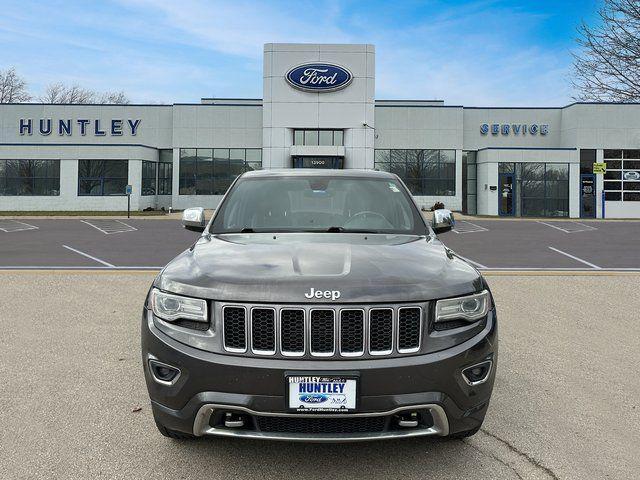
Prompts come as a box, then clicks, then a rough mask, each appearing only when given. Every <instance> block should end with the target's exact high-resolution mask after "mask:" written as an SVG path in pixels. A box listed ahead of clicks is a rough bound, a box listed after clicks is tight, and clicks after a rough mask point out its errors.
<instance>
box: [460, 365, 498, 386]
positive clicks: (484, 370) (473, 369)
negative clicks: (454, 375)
mask: <svg viewBox="0 0 640 480" xmlns="http://www.w3.org/2000/svg"><path fill="white" fill-rule="evenodd" d="M492 365H493V362H492V361H491V360H487V361H486V362H482V363H478V364H477V365H472V366H470V367H467V368H465V369H464V370H462V378H464V381H465V382H467V385H470V386H472V387H473V386H475V385H480V384H482V383H484V382H486V381H487V380H488V379H489V374H490V373H491V366H492Z"/></svg>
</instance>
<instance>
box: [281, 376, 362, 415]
mask: <svg viewBox="0 0 640 480" xmlns="http://www.w3.org/2000/svg"><path fill="white" fill-rule="evenodd" d="M304 379H308V380H310V381H309V382H304V381H302V380H304ZM284 380H285V408H286V410H287V411H289V412H295V413H308V414H329V415H340V414H348V413H354V412H357V411H358V409H359V407H360V375H359V374H358V373H356V372H317V371H316V372H285V375H284ZM301 383H311V384H315V383H319V384H330V385H332V384H337V385H340V384H343V385H344V390H343V391H342V392H340V391H335V392H334V391H333V390H332V391H325V392H311V393H310V394H311V395H321V396H325V397H327V398H326V400H324V401H319V402H318V403H317V405H318V406H314V405H316V404H315V403H308V404H306V405H307V406H304V405H303V404H299V405H298V406H295V404H293V403H292V399H293V398H294V396H295V395H300V394H301V393H300V388H299V387H298V390H297V391H296V390H292V388H294V386H296V385H300V384H301ZM302 394H307V393H306V392H303V393H302ZM340 395H345V397H346V398H345V401H344V404H338V403H333V399H334V398H336V397H339V396H340ZM298 401H299V400H298ZM292 405H293V406H292ZM333 405H335V406H333Z"/></svg>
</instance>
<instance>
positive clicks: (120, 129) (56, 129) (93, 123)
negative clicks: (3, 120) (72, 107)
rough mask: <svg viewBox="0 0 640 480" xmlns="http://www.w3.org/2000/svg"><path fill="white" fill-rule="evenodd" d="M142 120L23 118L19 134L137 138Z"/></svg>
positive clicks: (20, 122) (19, 123)
mask: <svg viewBox="0 0 640 480" xmlns="http://www.w3.org/2000/svg"><path fill="white" fill-rule="evenodd" d="M140 123H142V120H141V119H139V118H137V119H126V120H123V119H120V118H114V119H111V120H106V121H103V120H100V119H94V120H88V119H82V118H79V119H77V120H71V119H70V118H67V119H59V120H54V119H51V118H40V119H37V120H33V119H31V118H21V119H20V121H19V122H18V132H19V133H20V135H33V134H38V135H43V136H48V135H59V136H61V137H62V136H68V137H71V136H72V135H74V134H75V133H79V134H80V135H82V136H86V135H94V136H96V137H104V136H106V135H110V136H114V137H119V136H122V135H125V134H130V135H132V136H135V135H136V134H137V133H138V128H139V127H140Z"/></svg>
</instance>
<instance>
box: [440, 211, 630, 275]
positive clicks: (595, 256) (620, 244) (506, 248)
mask: <svg viewBox="0 0 640 480" xmlns="http://www.w3.org/2000/svg"><path fill="white" fill-rule="evenodd" d="M439 238H440V239H441V240H442V241H443V242H444V243H445V244H446V245H447V246H448V247H450V248H451V249H453V250H454V251H455V252H456V253H459V254H460V255H462V256H463V257H465V258H467V259H469V260H471V261H472V262H473V263H475V265H476V266H477V267H480V268H481V269H488V270H501V269H506V270H509V269H515V270H527V269H549V270H553V269H560V270H562V269H596V270H597V269H605V270H606V269H630V270H638V271H640V248H638V238H640V221H623V222H616V221H571V220H566V221H557V220H548V221H537V220H522V219H520V220H476V219H474V220H473V221H464V220H463V221H459V222H456V227H455V229H454V230H453V231H451V232H446V233H443V234H440V235H439Z"/></svg>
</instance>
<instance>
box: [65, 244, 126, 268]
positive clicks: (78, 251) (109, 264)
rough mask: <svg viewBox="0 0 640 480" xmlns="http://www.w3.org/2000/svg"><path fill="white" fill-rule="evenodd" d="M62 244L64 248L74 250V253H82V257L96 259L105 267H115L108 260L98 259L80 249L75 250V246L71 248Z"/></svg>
mask: <svg viewBox="0 0 640 480" xmlns="http://www.w3.org/2000/svg"><path fill="white" fill-rule="evenodd" d="M62 246H63V247H64V248H66V249H67V250H71V251H72V252H75V253H77V254H78V255H82V256H83V257H87V258H90V259H91V260H94V261H96V262H98V263H101V264H103V265H105V266H107V267H109V268H115V267H116V266H115V265H112V264H111V263H109V262H105V261H104V260H100V259H99V258H97V257H94V256H92V255H89V254H88V253H84V252H81V251H80V250H76V249H75V248H73V247H69V246H68V245H62Z"/></svg>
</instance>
